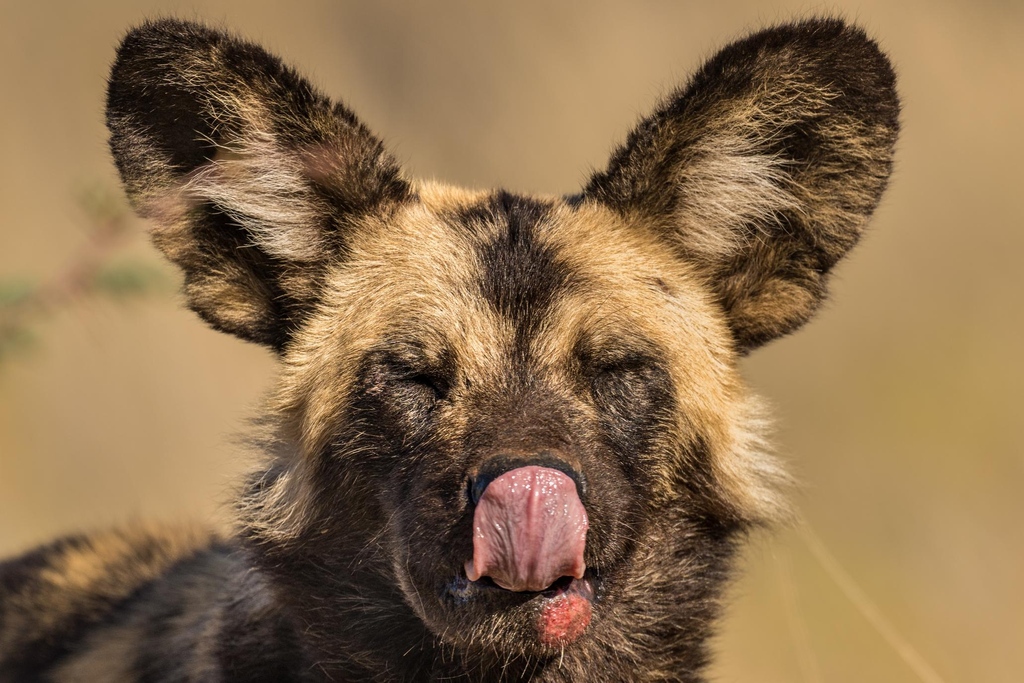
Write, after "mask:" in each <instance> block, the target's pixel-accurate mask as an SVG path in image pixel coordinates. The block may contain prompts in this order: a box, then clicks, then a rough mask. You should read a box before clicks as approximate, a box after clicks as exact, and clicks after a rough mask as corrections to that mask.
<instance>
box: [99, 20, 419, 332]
mask: <svg viewBox="0 0 1024 683" xmlns="http://www.w3.org/2000/svg"><path fill="white" fill-rule="evenodd" d="M107 126H108V127H109V129H110V133H111V137H110V147H111V149H112V150H113V153H114V159H115V161H116V162H117V168H118V170H119V171H120V173H121V178H122V180H123V182H124V185H125V188H126V190H127V192H128V197H129V199H130V201H131V202H132V205H133V206H134V207H135V209H136V210H137V211H138V212H139V213H140V214H141V215H143V216H145V217H147V218H151V219H152V221H153V226H154V227H153V239H154V241H155V243H156V245H157V246H158V247H159V248H160V249H161V250H162V251H163V252H164V254H166V255H167V256H168V257H169V258H170V259H171V261H173V262H174V263H175V264H177V265H178V266H179V267H180V268H181V269H182V270H183V271H184V275H185V295H186V298H187V300H188V304H189V306H190V307H191V308H192V309H193V310H194V311H196V312H197V313H198V314H199V315H200V316H202V317H203V319H205V320H206V321H207V322H209V323H210V324H211V325H213V327H215V328H217V329H220V330H224V331H226V332H230V333H232V334H236V335H238V336H240V337H242V338H244V339H247V340H250V341H254V342H257V343H260V344H265V345H267V346H270V347H271V348H274V349H276V350H278V351H279V352H280V351H281V350H282V349H283V348H284V346H285V345H286V344H287V342H288V339H289V337H290V335H291V332H292V331H293V330H294V328H295V327H297V326H298V325H300V324H301V321H302V318H303V316H304V315H305V314H306V313H307V312H308V311H309V309H310V308H311V307H312V306H313V305H314V304H315V303H316V300H317V296H318V293H319V284H318V281H319V279H320V278H321V276H322V274H323V272H324V270H325V269H326V267H327V266H328V265H329V264H330V263H331V262H332V261H334V260H337V259H340V258H343V256H344V252H345V242H346V234H347V231H349V230H350V229H351V228H352V226H353V225H355V224H356V223H357V222H358V221H359V219H360V218H361V217H364V216H366V215H367V214H369V213H372V212H382V211H388V210H390V209H392V208H393V207H394V206H395V205H397V204H398V203H400V202H403V201H405V200H407V199H408V198H409V197H410V194H411V190H410V188H409V185H408V183H407V182H406V181H405V180H404V179H403V178H402V176H401V172H400V170H399V168H398V165H397V164H396V162H395V161H394V160H393V159H392V157H391V156H389V155H388V154H387V153H386V151H385V150H384V147H383V145H382V144H381V143H380V141H379V140H377V139H376V138H375V137H374V136H373V135H372V134H371V133H370V132H369V131H368V130H367V129H366V128H365V127H364V126H363V125H362V124H361V123H360V122H359V121H358V120H357V119H356V118H355V116H353V114H352V113H351V112H350V111H348V110H347V109H346V108H345V107H344V106H342V105H341V104H334V103H332V102H331V101H330V100H329V99H328V98H326V97H324V96H323V95H321V94H320V93H318V92H317V91H316V90H314V89H313V87H312V86H311V85H310V84H309V83H308V82H306V81H305V80H304V79H302V78H301V77H299V76H298V75H297V74H296V73H295V72H294V71H292V70H291V69H289V68H287V67H285V66H284V65H282V63H281V61H280V60H279V59H278V58H277V57H274V56H273V55H270V54H268V53H266V52H265V51H264V50H262V49H261V48H259V47H257V46H255V45H252V44H250V43H247V42H244V41H241V40H237V39H235V38H232V37H230V36H228V35H226V34H224V33H221V32H219V31H215V30H212V29H209V28H207V27H204V26H201V25H198V24H194V23H188V22H183V21H176V20H162V21H156V22H151V23H147V24H145V25H143V26H141V27H139V28H136V29H134V30H133V31H131V32H130V33H129V34H128V35H127V36H126V37H125V39H124V41H123V42H122V43H121V46H120V48H119V49H118V52H117V60H116V62H115V63H114V67H113V70H112V72H111V76H110V85H109V90H108V94H107Z"/></svg>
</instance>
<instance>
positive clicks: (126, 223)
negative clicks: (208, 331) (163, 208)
mask: <svg viewBox="0 0 1024 683" xmlns="http://www.w3.org/2000/svg"><path fill="white" fill-rule="evenodd" d="M80 204H81V206H82V209H83V210H84V212H85V213H86V216H87V217H88V221H89V222H88V239H87V241H86V243H85V245H83V247H82V248H81V249H80V250H79V252H78V253H77V254H75V256H74V257H73V258H71V259H70V260H69V261H68V263H67V265H65V267H64V268H62V269H61V270H60V271H59V272H58V273H57V274H56V275H54V276H53V277H52V278H50V279H48V280H45V281H43V282H39V283H35V282H33V281H31V280H27V279H22V278H17V279H16V278H5V277H0V362H2V361H4V360H5V359H6V358H7V357H8V356H9V355H10V354H11V353H12V352H13V351H16V350H19V349H21V348H23V347H26V346H30V345H31V344H32V342H33V341H34V338H35V335H34V332H33V328H34V326H35V325H37V324H38V323H39V322H40V321H42V320H43V319H45V318H47V317H49V316H52V315H53V314H55V313H57V312H58V311H60V310H63V309H66V308H69V307H71V306H73V305H75V304H77V303H79V302H81V301H84V300H86V299H87V298H89V297H93V296H96V295H107V296H114V297H124V296H137V295H142V294H147V293H149V292H151V291H152V290H154V289H157V288H158V287H160V286H161V285H162V284H163V283H162V280H163V277H162V276H161V275H160V273H159V272H158V271H157V269H156V268H154V267H152V266H149V265H148V264H145V263H139V262H133V261H126V262H120V263H117V262H115V258H116V256H117V253H118V252H119V250H120V249H121V248H123V247H124V246H125V244H126V243H127V242H128V240H129V238H130V237H131V236H132V234H133V231H132V221H131V219H130V214H129V212H128V210H127V208H126V207H125V206H124V205H123V203H122V202H121V201H120V200H119V199H117V198H115V196H114V195H112V194H111V193H110V192H105V191H102V190H93V191H91V192H88V193H84V194H83V195H82V196H81V198H80Z"/></svg>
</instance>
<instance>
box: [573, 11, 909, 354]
mask: <svg viewBox="0 0 1024 683" xmlns="http://www.w3.org/2000/svg"><path fill="white" fill-rule="evenodd" d="M898 117H899V101H898V99H897V96H896V89H895V75H894V74H893V70H892V67H891V66H890V64H889V61H888V60H887V59H886V57H885V55H883V54H882V52H881V51H880V50H879V48H878V46H877V45H876V44H875V43H874V42H873V41H871V40H870V39H869V38H868V37H867V36H866V35H865V34H864V32H863V31H861V30H860V29H859V28H855V27H851V26H847V25H846V24H844V23H843V22H842V21H840V20H838V19H818V20H811V21H805V22H802V23H798V24H792V25H785V26H778V27H775V28H770V29H767V30H764V31H761V32H759V33H756V34H754V35H752V36H750V37H748V38H746V39H744V40H741V41H739V42H737V43H734V44H732V45H730V46H729V47H727V48H725V49H724V50H722V51H721V52H720V53H719V54H718V55H716V56H715V57H713V58H712V59H711V60H710V61H708V62H707V63H706V64H705V65H704V66H703V68H701V69H700V70H699V71H698V72H697V74H696V75H695V76H694V77H693V78H692V80H691V81H690V83H689V84H688V85H687V86H686V87H685V88H682V89H680V90H678V91H676V92H675V93H673V94H672V95H671V96H670V97H669V98H668V99H667V100H665V101H664V102H663V103H662V104H661V106H660V107H658V109H657V110H656V111H655V112H654V113H653V114H652V115H651V116H649V117H647V118H645V119H643V120H642V121H641V122H640V124H639V125H638V126H637V128H636V130H634V131H633V132H632V134H630V136H629V138H628V140H627V141H626V144H625V145H623V146H622V147H620V148H619V149H618V150H616V152H615V153H614V155H613V156H612V159H611V162H610V164H609V166H608V169H607V170H606V171H604V172H602V173H598V174H596V175H595V176H594V177H593V178H592V179H591V180H590V183H589V184H588V185H587V187H586V188H585V190H584V193H583V198H584V201H587V200H596V201H600V202H603V203H605V204H607V205H610V206H611V207H613V208H614V209H616V210H618V211H620V212H622V213H623V214H624V215H626V216H627V218H629V219H630V220H635V221H643V222H645V223H647V224H649V225H653V226H654V227H655V229H656V230H658V231H659V232H660V233H661V234H662V235H664V236H665V237H666V238H667V239H668V240H670V241H671V243H672V244H673V245H674V247H675V248H676V250H677V251H678V253H679V254H680V256H681V257H682V258H685V259H687V260H688V261H689V262H691V263H693V264H695V266H696V267H697V268H698V269H699V271H700V272H701V273H702V275H703V276H704V277H705V278H706V280H707V282H708V283H709V285H710V287H711V288H712V290H713V291H714V293H715V295H716V296H717V297H718V299H719V301H720V302H721V305H722V307H723V309H724V310H725V314H726V318H727V320H728V322H729V325H730V327H731V328H732V331H733V334H734V336H735V338H736V342H737V348H738V349H739V350H740V351H741V352H744V353H745V352H747V351H749V350H750V349H753V348H755V347H757V346H759V345H761V344H763V343H765V342H766V341H768V340H771V339H773V338H775V337H778V336H780V335H783V334H786V333H787V332H790V331H792V330H793V329H795V328H797V327H798V326H800V325H801V324H803V323H804V322H806V321H807V319H808V318H810V316H811V315H812V314H813V313H814V311H815V310H816V309H817V307H818V306H819V305H820V303H821V302H822V300H823V299H824V297H825V295H826V284H827V282H826V281H827V276H828V273H829V270H830V269H831V268H832V266H833V265H835V263H836V261H838V260H839V259H840V258H841V257H842V256H843V255H844V254H845V253H846V252H847V251H848V250H849V249H850V248H851V247H852V246H853V245H854V244H855V243H856V242H857V239H858V238H859V237H860V234H861V231H862V229H863V227H864V224H865V222H866V221H867V219H868V217H869V216H870V215H871V213H872V211H874V209H875V206H876V205H877V204H878V201H879V199H880V197H881V195H882V191H883V190H884V189H885V186H886V183H887V180H888V178H889V173H890V171H891V169H892V153H893V146H894V144H895V142H896V136H897V133H898V129H899V120H898Z"/></svg>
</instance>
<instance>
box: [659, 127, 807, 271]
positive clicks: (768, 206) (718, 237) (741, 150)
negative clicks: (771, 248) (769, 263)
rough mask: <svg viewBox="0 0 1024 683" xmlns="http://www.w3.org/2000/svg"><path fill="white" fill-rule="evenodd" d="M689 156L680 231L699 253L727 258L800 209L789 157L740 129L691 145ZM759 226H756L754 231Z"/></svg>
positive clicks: (681, 182) (681, 186) (681, 180)
mask: <svg viewBox="0 0 1024 683" xmlns="http://www.w3.org/2000/svg"><path fill="white" fill-rule="evenodd" d="M687 156H688V157H689V161H688V162H687V163H684V164H682V165H681V168H680V170H679V173H678V176H677V180H676V182H677V187H678V191H679V203H678V205H677V213H676V216H675V218H676V220H677V221H678V225H679V226H680V228H681V229H680V230H678V231H677V232H676V233H675V234H676V235H677V236H678V239H679V240H680V241H681V242H682V246H683V247H684V248H685V249H686V250H687V251H688V252H689V253H691V254H693V255H694V256H696V257H698V258H702V259H707V260H709V261H715V262H717V261H721V260H723V259H727V258H729V257H731V256H732V255H734V254H735V253H737V252H738V251H740V250H741V249H742V248H744V247H746V246H749V244H748V241H749V240H750V239H757V238H758V233H761V234H762V236H763V237H766V236H767V234H768V230H767V229H766V228H767V227H768V226H769V225H772V224H776V225H777V224H778V220H779V218H778V217H779V214H780V213H781V212H783V211H795V210H798V209H799V203H798V201H797V198H796V197H794V196H793V194H792V193H791V192H790V191H789V190H788V189H787V185H788V184H789V183H790V182H791V179H790V178H789V176H788V174H787V173H786V171H785V169H784V163H785V162H784V161H783V160H782V159H780V158H778V157H776V156H772V155H767V154H765V153H764V151H763V150H761V149H758V141H755V140H752V139H750V138H749V137H744V136H740V135H725V136H721V137H719V136H716V137H713V138H710V139H705V140H702V141H701V143H700V144H697V145H695V146H694V147H692V148H691V149H690V150H688V155H687ZM751 228H753V231H751Z"/></svg>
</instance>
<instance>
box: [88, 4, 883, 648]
mask: <svg viewBox="0 0 1024 683" xmlns="http://www.w3.org/2000/svg"><path fill="white" fill-rule="evenodd" d="M897 117H898V103H897V99H896V95H895V90H894V76H893V73H892V70H891V68H890V66H889V64H888V62H887V60H886V59H885V57H884V56H883V55H882V54H881V52H880V51H879V50H878V48H877V46H876V45H875V44H874V43H873V42H871V41H870V40H869V39H868V38H867V37H866V36H865V35H864V34H863V33H862V32H861V31H860V30H859V29H856V28H852V27H848V26H846V25H844V24H843V23H842V22H840V21H838V20H814V21H807V22H804V23H799V24H794V25H785V26H779V27H776V28H771V29H768V30H765V31H762V32H760V33H756V34H754V35H752V36H750V37H748V38H746V39H744V40H742V41H740V42H737V43H734V44H733V45H731V46H729V47H727V48H726V49H725V50H723V51H722V52H720V53H719V54H718V55H717V56H715V57H714V58H712V59H711V60H710V61H708V62H707V63H706V64H705V65H704V66H703V67H702V68H701V69H700V70H699V71H698V72H697V73H696V75H695V76H694V77H693V78H692V79H691V80H690V82H689V83H688V84H687V85H686V86H685V87H683V88H680V89H678V90H676V91H675V92H673V93H672V94H670V95H669V96H668V97H667V98H666V99H665V100H664V101H663V102H662V103H661V104H660V105H659V106H658V107H657V109H656V110H655V111H654V112H653V113H652V114H651V115H649V116H648V117H646V118H644V119H642V120H641V121H640V122H639V124H638V125H637V126H636V128H635V129H634V130H633V132H632V133H630V135H629V136H628V138H627V140H626V142H625V144H623V145H622V146H620V147H619V148H618V149H617V150H616V151H615V152H614V154H613V155H612V158H611V161H610V162H609V164H608V166H607V169H606V170H604V171H601V172H599V173H596V174H595V175H594V176H593V177H592V178H590V180H589V182H588V183H587V184H586V186H585V187H584V188H583V190H582V191H581V192H580V193H579V194H576V195H573V196H567V197H528V196H520V195H516V194H512V193H508V192H503V191H494V192H479V191H466V190H460V189H455V188H452V187H447V186H443V185H439V184H435V183H423V182H417V181H414V180H412V179H409V178H407V177H406V176H404V175H403V173H402V171H401V169H400V168H399V165H398V164H397V162H396V161H395V159H394V158H393V157H392V156H391V155H390V154H389V153H388V152H387V151H386V149H385V147H384V146H383V145H382V143H381V142H380V141H379V140H378V139H377V138H375V137H374V136H373V135H372V134H371V133H370V131H369V130H368V129H367V128H366V127H364V125H363V124H362V123H360V122H359V121H358V120H357V119H356V117H355V116H354V115H353V114H352V113H351V112H350V111H349V110H348V109H346V108H345V107H344V106H343V105H341V104H337V103H335V102H332V101H331V100H329V99H328V98H326V97H325V96H323V95H322V94H320V93H319V92H318V91H317V90H315V89H314V88H313V87H312V86H311V85H310V84H309V83H308V82H307V81H305V80H303V79H302V78H301V77H300V76H298V75H297V74H296V73H295V72H293V71H292V70H290V69H289V68H287V67H285V66H283V65H282V64H281V62H280V61H279V60H278V59H277V58H275V57H273V56H271V55H268V54H267V53H266V52H264V51H263V50H262V49H260V48H259V47H256V46H254V45H252V44H249V43H247V42H243V41H240V40H237V39H234V38H232V37H229V36H227V35H225V34H223V33H220V32H218V31H214V30H211V29H208V28H205V27H202V26H199V25H195V24H190V23H184V22H178V21H159V22H155V23H148V24H145V25H144V26H142V27H140V28H138V29H136V30H134V31H132V32H131V33H130V34H129V35H128V36H127V38H126V39H125V40H124V42H123V44H122V46H121V48H120V51H119V54H118V58H117V62H116V64H115V66H114V69H113V74H112V76H111V81H110V90H109V100H108V124H109V127H110V130H111V133H112V137H111V146H112V149H113V152H114V156H115V159H116V162H117V165H118V169H119V170H120V172H121V176H122V178H123V180H124V183H125V186H126V188H127V191H128V195H129V197H130V199H131V201H132V203H133V205H134V206H135V208H136V209H137V210H138V211H139V213H141V214H142V215H143V216H146V217H149V218H151V219H152V224H153V238H154V240H155V242H156V244H157V246H158V247H159V248H160V249H161V250H162V251H163V252H164V253H165V254H166V255H167V256H168V257H169V258H170V259H171V260H172V261H173V262H174V263H175V264H177V265H178V266H179V267H180V268H181V270H182V271H183V273H184V292H185V296H186V299H187V302H188V305H189V306H190V307H191V308H192V309H193V310H194V311H196V312H197V313H198V314H199V315H200V316H201V317H202V318H203V319H204V320H206V321H207V322H208V323H210V324H211V325H212V326H213V327H215V328H217V329H220V330H223V331H226V332H230V333H232V334H235V335H237V336H239V337H241V338H243V339H246V340H248V341H253V342H256V343H259V344H263V345H265V346H267V347H269V348H271V349H273V350H274V351H275V352H276V353H277V354H278V355H279V357H280V360H281V368H282V369H281V377H280V382H279V385H278V388H277V390H276V392H275V394H274V396H273V397H272V399H271V410H270V411H269V412H270V415H271V416H270V418H268V422H269V423H270V424H271V427H272V436H271V437H269V438H268V444H267V449H268V452H269V453H270V458H269V462H268V464H267V466H266V467H265V468H264V469H263V470H261V472H260V473H259V475H258V476H256V477H254V478H253V480H252V482H251V484H250V486H249V488H248V489H247V490H246V492H245V494H244V496H243V501H242V515H241V516H242V520H243V527H244V530H245V535H246V537H247V538H248V539H249V541H250V543H251V546H252V548H253V551H254V552H255V553H256V555H257V556H258V557H259V558H260V562H261V564H262V566H264V568H265V569H267V571H269V572H270V574H271V575H273V576H274V577H275V579H276V581H277V585H278V588H279V591H280V593H281V595H282V596H283V599H285V600H286V601H287V602H288V603H289V604H291V605H293V606H294V608H295V610H296V613H297V614H298V615H299V616H298V617H297V618H298V619H300V620H302V621H303V622H304V627H305V632H306V633H307V634H309V637H310V638H311V639H312V641H313V642H314V643H315V645H314V647H315V648H320V650H321V651H323V652H327V651H329V650H330V649H331V648H332V647H338V646H339V645H338V644H339V643H341V644H342V646H344V647H346V648H348V651H349V656H351V657H354V658H355V659H356V660H359V662H360V663H361V664H362V665H365V666H368V667H369V666H370V663H371V660H372V661H376V659H380V657H381V656H382V655H377V654H373V650H374V647H373V643H372V642H371V641H373V640H374V639H375V638H380V639H384V640H387V639H391V640H401V639H402V638H406V640H407V641H408V642H410V643H412V646H411V647H416V646H417V645H416V644H417V643H419V646H420V648H421V649H428V644H429V646H430V647H439V648H441V649H444V648H448V650H447V651H449V652H458V653H460V656H465V657H471V655H469V654H466V653H477V654H478V655H479V656H480V657H486V656H489V655H488V653H490V655H493V656H494V657H495V658H497V659H499V660H502V661H509V660H511V659H513V658H515V657H522V658H524V660H523V661H529V662H534V664H535V665H536V663H537V662H542V661H544V658H545V657H549V656H551V655H553V654H554V653H558V652H566V651H567V652H570V653H576V654H577V655H578V659H579V661H580V662H584V661H589V662H592V663H594V662H607V661H610V660H612V659H615V658H618V659H619V660H629V661H632V662H637V661H641V660H644V661H648V662H653V663H654V664H655V665H658V663H659V662H660V663H661V665H665V666H667V665H668V664H667V663H669V662H671V661H673V660H679V659H680V658H681V657H682V658H684V659H686V661H688V662H690V665H691V666H693V667H694V668H696V667H698V666H699V664H700V662H701V661H702V658H703V650H702V646H701V643H702V642H703V640H704V638H705V637H706V635H707V633H708V628H709V624H710V621H711V619H712V617H713V616H714V613H715V606H714V604H715V599H716V597H717V595H718V592H719V589H720V586H721V584H722V582H723V581H724V578H725V576H726V573H727V561H728V558H729V556H730V554H731V552H732V547H733V543H734V539H735V538H736V537H737V532H740V531H742V530H743V529H746V528H748V527H750V526H751V525H754V524H761V523H764V522H767V521H771V520H773V519H776V518H778V517H779V516H780V515H781V514H783V510H784V503H783V502H782V501H781V499H780V495H779V491H778V489H779V487H780V485H781V484H782V483H784V481H785V476H784V475H783V474H782V473H781V471H780V470H779V468H778V467H777V465H776V464H775V462H774V461H773V460H772V458H771V456H770V454H768V453H767V452H766V449H765V447H764V444H763V441H762V436H761V432H762V429H763V418H762V416H761V411H760V409H759V406H758V402H757V400H756V399H755V398H754V397H753V396H752V395H751V394H750V393H749V392H748V391H747V389H746V388H745V387H744V386H743V384H742V382H741V381H740V378H739V377H738V374H737V370H736V364H737V360H738V358H740V357H741V356H743V355H744V354H746V353H748V352H749V351H751V350H753V349H755V348H757V347H758V346H760V345H762V344H764V343H765V342H768V341H770V340H772V339H774V338H776V337H779V336H781V335H784V334H786V333H788V332H790V331H792V330H794V329H796V328H797V327H799V326H800V325H802V324H803V323H804V322H806V321H807V320H808V319H809V318H810V317H811V315H813V313H814V312H815V310H816V309H817V308H818V306H819V305H820V304H821V302H822V300H823V299H824V298H825V296H826V285H827V281H828V275H829V272H830V270H831V269H832V267H833V266H834V265H835V264H836V262H837V261H838V260H839V259H840V258H841V257H842V256H843V255H844V254H846V253H847V251H848V250H849V249H850V248H851V247H852V246H853V245H854V244H855V243H856V242H857V240H858V238H859V236H860V234H861V231H862V229H863V226H864V224H865V221H866V220H867V218H868V217H869V216H870V214H871V213H872V211H873V210H874V208H875V206H876V204H877V203H878V201H879V198H880V196H881V193H882V191H883V189H884V188H885V185H886V182H887V178H888V176H889V173H890V169H891V156H892V150H893V145H894V143H895V139H896V135H897V129H898V121H897ZM342 624H346V625H342ZM347 624H352V625H353V626H351V627H349V626H347ZM410 624H411V625H410ZM410 629H412V630H411V631H410ZM403 634H405V635H403ZM423 634H426V635H423ZM354 651H358V652H360V653H361V654H359V655H352V654H351V653H352V652H354ZM472 656H475V655H472ZM360 658H361V659H360ZM375 658H376V659H375ZM580 666H582V664H580Z"/></svg>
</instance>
